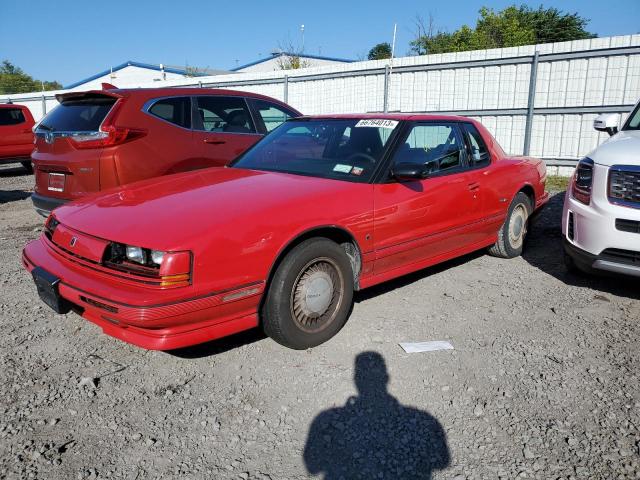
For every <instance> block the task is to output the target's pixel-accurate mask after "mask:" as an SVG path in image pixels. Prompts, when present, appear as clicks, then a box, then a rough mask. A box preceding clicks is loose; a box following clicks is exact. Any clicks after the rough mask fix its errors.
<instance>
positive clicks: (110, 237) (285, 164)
mask: <svg viewBox="0 0 640 480" xmlns="http://www.w3.org/2000/svg"><path fill="white" fill-rule="evenodd" d="M545 182H546V168H545V165H544V163H543V162H542V161H541V160H537V159H532V158H524V157H508V156H506V155H505V153H504V152H503V150H502V149H501V148H500V146H499V145H498V144H497V143H496V141H495V140H494V139H493V138H492V137H491V135H490V134H489V133H488V132H487V130H486V129H485V128H484V127H483V126H482V125H481V124H479V123H478V122H475V121H473V120H470V119H467V118H464V117H448V116H431V115H395V116H394V115H375V116H372V115H343V116H332V117H328V116H327V117H302V118H299V119H293V120H289V121H287V122H286V123H285V124H283V125H282V126H280V127H279V128H278V129H276V130H275V131H274V132H272V133H271V134H269V135H268V136H267V137H265V138H264V139H263V140H262V141H260V142H259V143H258V144H257V145H255V146H254V147H253V148H251V149H250V150H248V151H247V152H246V153H245V154H244V155H242V156H240V157H239V158H238V159H236V160H235V161H234V162H232V164H230V165H229V166H228V167H226V168H210V169H206V170H200V171H198V172H189V173H183V174H178V175H172V176H169V177H164V178H159V179H155V180H151V181H145V182H140V183H137V184H135V185H130V186H128V187H125V188H123V189H121V190H112V191H110V192H108V193H104V194H102V195H93V196H91V197H86V198H84V199H82V200H79V201H77V202H74V203H70V204H68V205H65V206H62V207H60V208H59V209H57V210H56V211H55V212H54V213H53V214H52V215H51V216H50V217H49V219H48V220H47V222H46V228H45V231H44V233H43V235H42V236H41V237H40V238H39V239H38V240H35V241H33V242H31V243H29V244H28V245H27V246H26V247H25V249H24V253H23V258H22V260H23V263H24V266H25V268H26V269H27V270H29V271H30V272H31V273H32V275H33V278H34V280H35V283H36V285H37V289H38V292H39V295H40V297H41V298H42V300H43V301H44V302H45V303H47V304H48V305H50V306H51V307H53V309H54V310H55V311H57V312H59V313H65V312H67V311H69V310H70V309H74V310H75V311H77V312H79V313H80V314H81V315H83V316H84V317H85V318H86V319H88V320H90V321H92V322H94V323H95V324H97V325H98V326H100V327H101V328H102V329H103V330H104V332H105V333H107V334H109V335H112V336H114V337H117V338H119V339H122V340H124V341H127V342H131V343H133V344H135V345H139V346H142V347H144V348H149V349H160V350H168V349H174V348H178V347H184V346H187V345H192V344H196V343H200V342H204V341H207V340H211V339H215V338H219V337H223V336H225V335H229V334H232V333H235V332H239V331H241V330H245V329H250V328H253V327H256V326H258V325H261V326H262V328H264V330H265V332H266V333H267V334H268V335H270V336H271V337H272V338H273V339H275V340H276V341H278V342H280V343H281V344H283V345H286V346H288V347H292V348H296V349H303V348H308V347H312V346H314V345H318V344H320V343H322V342H324V341H326V340H328V339H329V338H331V337H332V336H333V335H335V334H336V333H337V332H338V331H339V330H340V328H341V327H342V326H343V325H344V323H345V322H346V320H347V317H348V315H349V312H350V309H351V304H352V296H353V292H354V290H361V289H363V288H367V287H370V286H372V285H375V284H377V283H380V282H384V281H386V280H390V279H392V278H396V277H399V276H401V275H404V274H406V273H409V272H413V271H416V270H420V269H422V268H425V267H428V266H430V265H433V264H436V263H439V262H443V261H445V260H448V259H451V258H454V257H458V256H460V255H464V254H466V253H469V252H472V251H475V250H479V249H484V248H488V249H489V251H490V252H491V253H492V254H494V255H497V256H500V257H505V258H509V257H515V256H517V255H519V254H520V253H521V252H522V248H523V243H524V239H525V236H526V233H527V225H528V219H529V217H530V215H531V214H532V213H533V212H534V211H536V210H537V209H539V208H540V207H541V206H542V205H543V204H544V203H545V202H546V201H547V198H548V194H546V193H545Z"/></svg>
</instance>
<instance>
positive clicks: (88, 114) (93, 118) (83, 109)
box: [40, 97, 116, 132]
mask: <svg viewBox="0 0 640 480" xmlns="http://www.w3.org/2000/svg"><path fill="white" fill-rule="evenodd" d="M115 103H116V99H115V98H111V97H100V98H83V99H77V100H67V101H63V102H62V103H61V104H60V105H58V106H57V107H56V108H54V109H53V110H51V113H49V114H47V116H45V117H44V118H43V119H42V122H40V125H44V127H46V128H47V129H48V130H52V131H56V132H95V131H97V130H99V129H100V124H102V122H103V120H104V119H105V117H106V116H107V114H108V113H109V111H110V110H111V108H112V107H113V105H114V104H115Z"/></svg>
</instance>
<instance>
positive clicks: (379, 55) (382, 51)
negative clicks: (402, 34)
mask: <svg viewBox="0 0 640 480" xmlns="http://www.w3.org/2000/svg"><path fill="white" fill-rule="evenodd" d="M367 58H368V59H369V60H383V59H385V58H391V45H389V43H388V42H384V43H379V44H377V45H376V46H375V47H373V48H372V49H371V50H369V55H368V56H367Z"/></svg>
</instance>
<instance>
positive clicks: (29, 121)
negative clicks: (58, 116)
mask: <svg viewBox="0 0 640 480" xmlns="http://www.w3.org/2000/svg"><path fill="white" fill-rule="evenodd" d="M34 125H35V122H34V121H33V116H32V115H31V112H30V111H29V109H28V108H27V107H25V106H24V105H14V104H12V103H7V104H0V164H5V163H21V164H22V166H23V167H24V168H26V169H27V170H28V171H29V172H31V159H30V156H31V151H32V150H33V132H32V131H31V129H32V128H33V126H34Z"/></svg>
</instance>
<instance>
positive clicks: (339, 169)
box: [333, 163, 353, 173]
mask: <svg viewBox="0 0 640 480" xmlns="http://www.w3.org/2000/svg"><path fill="white" fill-rule="evenodd" d="M352 168H353V166H352V165H343V164H341V163H338V164H336V166H335V167H333V171H334V172H340V173H349V172H351V169H352Z"/></svg>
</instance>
